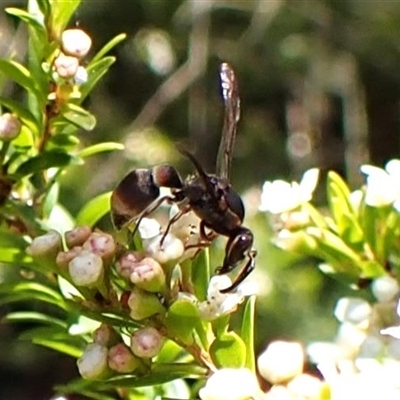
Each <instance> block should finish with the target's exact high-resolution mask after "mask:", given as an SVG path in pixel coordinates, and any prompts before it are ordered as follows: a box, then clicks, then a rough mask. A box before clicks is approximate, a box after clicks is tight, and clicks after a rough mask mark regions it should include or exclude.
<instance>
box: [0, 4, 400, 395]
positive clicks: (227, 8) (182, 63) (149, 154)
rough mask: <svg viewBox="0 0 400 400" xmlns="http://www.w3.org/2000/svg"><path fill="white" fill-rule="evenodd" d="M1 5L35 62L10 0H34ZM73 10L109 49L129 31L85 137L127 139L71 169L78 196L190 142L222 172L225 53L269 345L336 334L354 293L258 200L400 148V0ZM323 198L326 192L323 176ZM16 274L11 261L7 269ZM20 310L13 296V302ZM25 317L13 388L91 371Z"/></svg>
mask: <svg viewBox="0 0 400 400" xmlns="http://www.w3.org/2000/svg"><path fill="white" fill-rule="evenodd" d="M0 5H1V10H0V57H3V58H4V57H13V58H14V59H17V60H20V61H22V60H24V59H25V58H26V48H27V47H26V41H27V35H26V30H25V29H24V27H21V26H18V25H17V24H16V21H15V20H13V19H12V18H10V17H8V16H6V14H5V13H4V12H3V8H5V7H8V6H22V7H23V6H24V5H25V2H22V1H7V0H2V1H1V3H0ZM71 23H72V25H77V26H80V27H81V28H82V29H84V30H85V31H87V32H88V33H89V34H90V35H91V37H92V39H93V42H94V50H96V49H99V48H100V47H101V46H102V45H103V44H104V43H106V42H107V41H108V40H109V39H110V38H111V37H113V36H115V35H116V34H118V33H121V32H125V33H127V35H128V38H127V40H126V41H125V42H124V43H123V44H122V45H120V46H118V48H117V49H116V50H115V51H114V53H115V55H116V56H117V59H118V60H117V63H116V64H115V65H114V66H113V67H112V69H111V73H110V74H108V75H107V76H106V77H105V79H104V80H103V81H102V83H101V84H100V85H99V86H98V87H97V90H95V92H94V94H93V95H92V96H91V98H90V99H89V101H88V104H87V107H89V109H90V110H91V112H92V113H93V114H95V115H96V117H97V127H96V128H95V129H94V130H93V131H92V132H90V133H87V132H82V135H81V140H82V143H83V144H89V143H96V142H100V141H103V140H108V141H110V140H112V141H119V142H122V143H124V144H125V145H126V151H125V153H124V154H123V155H121V153H119V154H112V155H108V156H107V157H102V158H101V157H98V158H96V159H93V160H91V161H90V163H88V164H87V165H85V166H84V167H77V168H76V169H71V170H70V171H69V172H68V173H67V174H66V175H65V176H64V178H63V180H64V181H63V183H64V186H63V191H62V194H61V196H62V202H63V204H65V205H66V207H67V208H68V210H69V211H70V212H71V213H72V214H74V213H76V212H77V210H79V209H80V208H81V206H82V205H83V204H85V202H86V201H87V200H88V199H90V198H92V197H93V196H95V195H97V194H99V193H102V192H105V191H108V190H111V189H112V188H113V187H114V186H115V184H116V183H117V182H118V180H119V179H121V178H122V176H123V175H124V174H125V173H126V172H127V171H128V170H129V169H132V168H135V167H138V166H140V167H146V166H151V165H154V164H157V163H160V162H170V163H172V164H173V165H175V166H176V167H177V168H178V169H179V170H180V171H182V174H183V175H185V174H186V173H189V172H190V171H191V166H190V165H189V164H188V162H187V160H185V159H183V158H182V157H181V156H180V155H179V153H178V152H177V151H176V149H175V145H174V143H176V142H184V143H185V144H186V145H188V147H189V148H191V149H192V150H193V151H194V152H195V154H196V157H197V158H198V159H199V160H200V161H201V163H202V164H203V165H204V167H205V168H206V169H207V170H208V171H210V172H212V171H213V169H214V166H215V159H216V154H217V149H218V143H219V139H220V132H221V127H222V117H223V105H222V101H221V96H220V87H219V77H218V67H219V64H220V63H221V62H222V61H227V62H229V63H230V64H231V65H232V66H233V68H234V69H235V71H236V74H237V77H238V80H239V87H240V93H241V100H242V103H241V104H242V118H241V122H240V126H239V133H238V137H237V142H236V146H235V154H234V160H233V166H232V172H231V175H232V176H231V181H232V183H233V185H234V187H235V188H237V189H238V191H239V192H240V193H241V194H242V195H243V199H244V201H245V204H246V208H247V219H246V226H249V227H250V228H251V229H252V230H253V231H254V233H255V238H256V248H257V250H258V253H259V257H258V259H257V271H256V272H255V273H254V276H253V279H255V280H257V281H259V282H260V285H261V288H262V292H261V294H260V296H259V298H258V302H257V326H258V331H257V337H256V344H257V352H260V351H261V350H262V349H263V348H264V347H265V346H266V344H267V343H268V341H269V340H271V339H273V338H286V339H293V340H302V341H304V342H308V341H311V340H317V339H318V340H323V339H332V338H333V336H334V334H335V329H336V323H335V321H334V319H333V317H332V309H333V307H334V304H335V300H336V299H338V297H340V296H342V295H344V294H349V293H351V292H350V290H349V289H347V288H345V287H343V286H340V285H338V284H337V283H336V282H334V281H332V280H331V279H328V278H326V277H325V276H323V275H322V274H321V273H320V272H319V270H318V269H317V268H316V266H317V260H305V259H299V258H298V257H296V256H294V255H293V256H288V255H285V254H283V253H282V252H280V251H278V250H277V249H274V248H273V247H272V246H271V245H270V244H269V239H270V235H271V230H270V228H269V226H270V221H269V220H268V218H267V216H265V215H262V214H260V213H258V212H257V207H258V205H259V196H260V191H261V187H262V183H263V182H264V181H265V180H272V179H278V178H283V179H288V180H291V179H299V177H300V176H301V174H302V172H304V171H305V170H306V169H308V168H310V167H313V166H318V167H320V168H321V169H322V170H323V171H326V170H328V169H335V170H336V171H339V172H340V173H341V174H342V175H343V176H344V177H346V179H348V181H349V182H350V184H351V185H352V186H353V187H356V186H357V185H360V184H361V183H362V176H361V175H360V173H359V166H360V165H361V164H363V163H367V162H372V163H376V164H378V165H382V164H383V163H385V161H386V160H388V159H390V158H394V157H397V155H398V152H399V122H400V121H399V105H400V103H399V99H400V73H399V70H400V68H399V67H400V45H399V40H398V38H399V37H400V2H396V1H385V0H381V1H368V0H365V1H360V0H345V1H333V0H332V1H325V0H292V1H284V0H268V1H267V0H258V1H256V0H254V1H252V0H243V1H236V0H235V1H231V0H226V1H223V0H214V1H212V0H186V1H178V0H124V1H123V0H83V1H82V6H81V7H80V8H79V11H78V13H77V14H76V15H75V17H74V19H73V21H71ZM72 25H71V26H72ZM0 83H1V89H2V95H3V96H18V95H19V93H18V91H16V88H15V87H14V86H13V85H11V84H10V83H9V82H4V79H2V77H1V76H0ZM322 186H323V185H322ZM317 199H318V201H319V202H320V204H321V205H322V204H323V199H324V190H323V187H322V188H321V190H320V192H318V193H317ZM105 225H107V221H105ZM224 243H225V242H224V241H221V242H220V246H219V247H217V250H216V251H220V252H221V251H222V250H223V245H224ZM221 254H222V253H221ZM17 274H18V272H17V271H10V269H9V268H7V267H3V268H2V269H0V282H1V281H3V280H4V279H5V278H4V277H7V279H9V278H10V276H13V275H14V277H15V278H17V276H18V275H17ZM23 306H28V305H22V306H20V307H22V309H23ZM29 307H36V305H29ZM14 308H15V306H12V307H11V306H2V307H1V308H0V316H1V315H4V314H5V313H6V312H7V311H10V310H11V309H14ZM23 329H24V326H11V325H4V324H2V325H0V400H3V399H13V400H31V399H32V400H33V399H35V400H36V399H49V398H50V397H51V387H52V385H54V384H55V383H64V382H67V381H68V380H69V379H71V377H73V376H75V375H76V370H75V361H74V360H71V359H67V358H64V357H62V356H60V355H59V354H56V353H53V352H51V351H49V350H46V349H41V348H38V347H35V346H33V345H31V344H29V343H26V342H20V341H17V340H15V338H16V336H17V335H18V334H19V333H20V332H21V331H23ZM71 399H72V397H71Z"/></svg>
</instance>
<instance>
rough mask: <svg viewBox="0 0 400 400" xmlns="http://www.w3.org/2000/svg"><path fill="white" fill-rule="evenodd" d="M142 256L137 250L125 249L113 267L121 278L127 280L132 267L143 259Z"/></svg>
mask: <svg viewBox="0 0 400 400" xmlns="http://www.w3.org/2000/svg"><path fill="white" fill-rule="evenodd" d="M143 257H144V256H143V253H140V252H139V251H127V252H125V253H123V254H122V255H121V256H120V257H119V258H118V260H117V261H116V262H115V269H116V270H117V272H118V274H119V275H120V276H121V277H122V278H125V279H127V280H129V279H130V277H131V274H132V272H133V269H134V268H135V266H136V265H137V264H138V263H139V262H140V261H141V260H143Z"/></svg>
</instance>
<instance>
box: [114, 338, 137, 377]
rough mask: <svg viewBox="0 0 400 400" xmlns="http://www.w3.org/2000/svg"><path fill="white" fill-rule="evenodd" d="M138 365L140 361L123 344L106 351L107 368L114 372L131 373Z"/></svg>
mask: <svg viewBox="0 0 400 400" xmlns="http://www.w3.org/2000/svg"><path fill="white" fill-rule="evenodd" d="M140 365H141V362H140V360H139V359H138V358H136V357H135V356H134V355H133V354H132V352H131V350H130V349H129V347H128V346H126V345H125V344H124V343H118V344H116V345H115V346H113V347H111V348H110V350H108V366H109V367H110V368H111V369H112V370H114V371H116V372H119V373H128V372H132V371H134V370H135V369H137V368H138V367H139V366H140Z"/></svg>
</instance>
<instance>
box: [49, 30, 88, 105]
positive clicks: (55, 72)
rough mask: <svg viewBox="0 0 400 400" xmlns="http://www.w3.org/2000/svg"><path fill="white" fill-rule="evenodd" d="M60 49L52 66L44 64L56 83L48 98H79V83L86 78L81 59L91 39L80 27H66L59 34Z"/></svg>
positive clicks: (63, 99)
mask: <svg viewBox="0 0 400 400" xmlns="http://www.w3.org/2000/svg"><path fill="white" fill-rule="evenodd" d="M60 44H61V49H60V51H59V53H58V55H57V56H56V58H55V59H54V61H53V64H52V66H49V65H44V68H45V69H48V70H50V69H51V72H52V77H53V80H54V82H55V83H56V84H57V89H56V91H55V92H53V93H51V94H50V95H49V100H57V101H58V102H60V103H63V102H65V101H67V100H68V99H71V98H79V97H80V93H79V85H81V84H83V83H85V82H86V81H87V79H88V73H87V71H86V69H85V67H84V66H83V65H82V59H83V58H84V57H85V56H86V55H87V54H88V53H89V50H90V48H91V46H92V39H91V38H90V36H89V35H88V34H87V33H86V32H84V31H83V30H82V29H79V28H73V29H67V30H65V31H64V32H62V34H61V39H60Z"/></svg>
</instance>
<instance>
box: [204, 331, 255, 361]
mask: <svg viewBox="0 0 400 400" xmlns="http://www.w3.org/2000/svg"><path fill="white" fill-rule="evenodd" d="M250 351H252V349H250ZM210 355H211V358H212V360H213V362H214V364H215V366H216V367H217V368H242V367H243V366H244V365H245V363H246V345H245V343H244V342H243V340H242V339H241V338H240V336H239V335H237V334H236V333H235V332H225V333H224V334H223V335H221V336H219V337H217V338H216V339H215V340H214V341H213V342H212V344H211V346H210Z"/></svg>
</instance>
